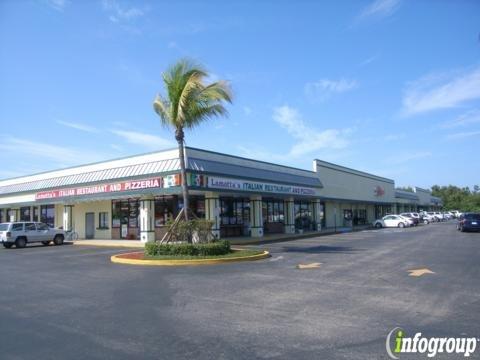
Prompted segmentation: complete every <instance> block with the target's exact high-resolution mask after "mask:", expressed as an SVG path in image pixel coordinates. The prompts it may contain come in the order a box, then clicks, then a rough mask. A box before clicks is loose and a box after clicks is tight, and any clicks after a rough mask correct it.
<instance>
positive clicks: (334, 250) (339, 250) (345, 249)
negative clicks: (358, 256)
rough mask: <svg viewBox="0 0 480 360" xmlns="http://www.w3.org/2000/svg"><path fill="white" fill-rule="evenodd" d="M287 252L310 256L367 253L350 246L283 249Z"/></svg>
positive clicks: (289, 247)
mask: <svg viewBox="0 0 480 360" xmlns="http://www.w3.org/2000/svg"><path fill="white" fill-rule="evenodd" d="M283 251H285V252H303V253H308V254H321V253H330V254H353V253H355V252H358V251H365V250H363V249H355V248H352V247H350V246H327V245H320V246H313V247H297V246H286V247H284V248H283Z"/></svg>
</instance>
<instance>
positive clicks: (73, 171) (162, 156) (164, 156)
mask: <svg viewBox="0 0 480 360" xmlns="http://www.w3.org/2000/svg"><path fill="white" fill-rule="evenodd" d="M175 158H178V149H169V150H164V151H158V152H151V153H147V154H140V155H133V156H129V157H123V158H119V159H113V160H107V161H102V162H96V163H92V164H86V165H78V166H74V167H69V168H64V169H59V170H52V171H46V172H42V173H38V174H33V175H27V176H20V177H16V178H11V179H5V180H0V186H7V185H14V184H21V183H28V182H32V181H39V180H46V179H52V178H58V177H63V176H68V175H77V174H82V173H89V172H93V171H99V170H107V169H114V168H119V167H124V166H130V165H136V164H141V163H149V162H154V161H160V160H168V159H175Z"/></svg>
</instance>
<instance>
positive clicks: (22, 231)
mask: <svg viewBox="0 0 480 360" xmlns="http://www.w3.org/2000/svg"><path fill="white" fill-rule="evenodd" d="M64 239H65V233H64V231H63V230H60V229H52V228H50V227H49V226H48V225H47V224H44V223H40V222H33V221H28V222H27V221H23V222H8V223H2V224H0V242H1V243H2V244H3V246H4V247H6V248H7V249H10V248H11V247H12V246H13V245H15V247H17V248H24V247H25V246H26V245H27V243H33V242H41V243H42V244H43V245H45V246H46V245H48V244H50V242H51V241H53V243H54V244H55V245H62V244H63V240H64Z"/></svg>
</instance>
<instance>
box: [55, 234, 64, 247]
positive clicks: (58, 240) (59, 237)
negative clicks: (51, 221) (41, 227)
mask: <svg viewBox="0 0 480 360" xmlns="http://www.w3.org/2000/svg"><path fill="white" fill-rule="evenodd" d="M53 243H54V244H55V245H62V244H63V236H62V235H56V236H55V238H54V239H53Z"/></svg>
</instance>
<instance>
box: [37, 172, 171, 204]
mask: <svg viewBox="0 0 480 360" xmlns="http://www.w3.org/2000/svg"><path fill="white" fill-rule="evenodd" d="M161 187H163V179H162V178H161V177H156V178H150V179H141V180H131V181H123V182H117V183H110V184H99V185H91V186H84V187H77V188H69V189H58V190H50V191H42V192H39V193H36V194H35V200H46V199H57V198H64V197H70V196H85V195H95V194H105V193H114V192H122V191H135V190H142V189H152V188H161Z"/></svg>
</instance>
